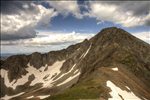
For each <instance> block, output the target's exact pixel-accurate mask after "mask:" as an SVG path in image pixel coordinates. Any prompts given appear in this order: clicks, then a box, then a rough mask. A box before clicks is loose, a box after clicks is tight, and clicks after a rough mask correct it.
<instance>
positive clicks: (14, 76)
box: [0, 27, 150, 100]
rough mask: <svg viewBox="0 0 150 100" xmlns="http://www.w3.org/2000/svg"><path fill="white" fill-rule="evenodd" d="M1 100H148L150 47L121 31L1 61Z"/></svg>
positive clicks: (111, 29) (107, 31)
mask: <svg viewBox="0 0 150 100" xmlns="http://www.w3.org/2000/svg"><path fill="white" fill-rule="evenodd" d="M0 70H1V76H0V80H1V88H0V89H1V99H2V100H3V99H4V100H5V99H11V100H40V99H46V100H108V99H110V100H150V45H149V44H147V43H145V42H143V41H142V40H140V39H138V38H136V37H134V36H132V35H131V34H130V33H128V32H126V31H125V30H123V29H120V28H116V27H110V28H105V29H103V30H102V31H101V32H99V33H98V34H97V35H95V36H94V37H92V38H91V39H89V40H87V39H85V40H84V41H83V42H81V43H78V44H75V45H71V46H69V47H68V48H66V49H63V50H59V51H50V52H48V53H45V54H41V53H38V52H35V53H32V54H31V55H14V56H10V57H8V58H7V59H6V60H1V69H0Z"/></svg>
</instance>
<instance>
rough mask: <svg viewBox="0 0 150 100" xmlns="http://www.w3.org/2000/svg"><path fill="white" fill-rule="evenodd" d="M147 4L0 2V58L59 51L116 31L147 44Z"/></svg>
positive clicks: (149, 21) (149, 27)
mask: <svg viewBox="0 0 150 100" xmlns="http://www.w3.org/2000/svg"><path fill="white" fill-rule="evenodd" d="M149 5H150V1H87V0H86V1H81V0H80V1H78V0H77V1H75V0H74V1H67V0H66V1H48V0H43V1H42V0H34V1H31V0H30V1H18V0H17V1H14V0H13V1H11V0H9V1H6V0H5V1H1V54H22V53H32V52H41V53H45V52H49V51H52V50H60V49H63V48H66V47H68V46H69V45H72V44H76V43H78V42H81V41H83V40H84V39H86V38H87V39H89V38H91V37H92V36H94V35H95V34H96V33H98V32H100V31H101V29H103V28H106V27H114V26H115V27H119V28H122V29H125V30H126V31H128V32H129V33H131V34H132V35H134V36H136V37H138V38H140V39H142V40H143V41H145V42H147V43H149V44H150V6H149Z"/></svg>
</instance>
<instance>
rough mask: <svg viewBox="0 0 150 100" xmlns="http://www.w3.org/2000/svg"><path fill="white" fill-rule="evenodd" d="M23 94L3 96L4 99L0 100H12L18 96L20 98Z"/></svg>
mask: <svg viewBox="0 0 150 100" xmlns="http://www.w3.org/2000/svg"><path fill="white" fill-rule="evenodd" d="M24 93H25V92H21V93H19V94H16V95H12V96H8V95H5V96H4V97H2V98H1V100H9V99H12V98H14V97H18V96H20V95H22V94H24Z"/></svg>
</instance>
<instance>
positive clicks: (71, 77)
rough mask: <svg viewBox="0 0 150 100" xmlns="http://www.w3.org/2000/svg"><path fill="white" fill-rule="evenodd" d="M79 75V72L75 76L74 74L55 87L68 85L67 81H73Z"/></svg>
mask: <svg viewBox="0 0 150 100" xmlns="http://www.w3.org/2000/svg"><path fill="white" fill-rule="evenodd" d="M79 75H80V72H78V73H77V74H75V75H74V76H70V77H69V78H67V79H66V80H65V81H64V82H62V83H60V84H57V86H60V85H63V84H66V83H68V82H69V81H71V80H73V79H74V78H76V77H77V76H79Z"/></svg>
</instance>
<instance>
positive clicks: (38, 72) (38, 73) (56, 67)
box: [0, 60, 65, 89]
mask: <svg viewBox="0 0 150 100" xmlns="http://www.w3.org/2000/svg"><path fill="white" fill-rule="evenodd" d="M64 62H65V60H63V61H57V62H55V63H54V64H53V65H52V66H48V65H47V64H46V65H45V66H42V67H41V68H40V69H36V68H35V67H33V66H31V65H30V63H28V64H27V66H28V67H27V68H26V71H28V73H27V74H26V75H22V76H21V78H19V79H18V80H16V79H15V80H13V81H12V82H9V79H8V71H7V70H5V69H1V70H0V71H1V77H2V78H4V84H5V85H6V87H11V88H13V89H16V87H17V86H19V85H24V84H25V83H26V82H28V78H29V76H30V75H32V74H33V75H34V76H35V79H34V80H33V81H32V82H31V84H30V86H34V85H35V84H37V83H43V85H44V86H45V84H49V83H51V82H52V79H51V78H52V76H53V75H54V74H57V75H58V74H59V73H60V68H61V67H62V65H63V63H64ZM46 67H48V69H47V70H46V71H44V70H45V68H46ZM46 76H48V77H46ZM44 77H46V79H43V78H44ZM46 81H47V82H46Z"/></svg>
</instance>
